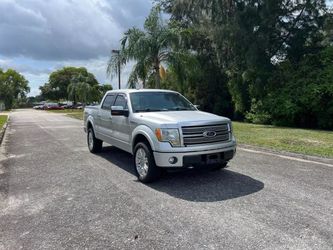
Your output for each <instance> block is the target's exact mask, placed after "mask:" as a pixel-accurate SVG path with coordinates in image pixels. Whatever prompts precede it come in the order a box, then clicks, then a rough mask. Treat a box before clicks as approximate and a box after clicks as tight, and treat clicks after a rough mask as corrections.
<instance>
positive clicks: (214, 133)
mask: <svg viewBox="0 0 333 250" xmlns="http://www.w3.org/2000/svg"><path fill="white" fill-rule="evenodd" d="M202 135H203V136H204V137H214V136H216V132H215V131H205V132H203V133H202Z"/></svg>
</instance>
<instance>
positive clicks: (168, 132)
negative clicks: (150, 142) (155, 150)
mask: <svg viewBox="0 0 333 250" xmlns="http://www.w3.org/2000/svg"><path fill="white" fill-rule="evenodd" d="M155 135H156V137H157V139H158V140H159V141H161V142H169V143H170V144H171V145H172V146H175V147H179V146H180V137H179V131H178V129H177V128H157V129H156V130H155Z"/></svg>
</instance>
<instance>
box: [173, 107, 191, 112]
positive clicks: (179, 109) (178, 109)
mask: <svg viewBox="0 0 333 250" xmlns="http://www.w3.org/2000/svg"><path fill="white" fill-rule="evenodd" d="M172 110H177V111H182V110H193V109H191V108H180V107H177V108H173V109H172Z"/></svg>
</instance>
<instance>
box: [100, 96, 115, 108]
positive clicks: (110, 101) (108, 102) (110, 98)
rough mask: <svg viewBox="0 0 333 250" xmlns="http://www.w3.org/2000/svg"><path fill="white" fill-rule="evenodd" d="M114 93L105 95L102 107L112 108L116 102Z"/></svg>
mask: <svg viewBox="0 0 333 250" xmlns="http://www.w3.org/2000/svg"><path fill="white" fill-rule="evenodd" d="M114 98H115V96H114V95H108V96H107V97H105V99H104V102H103V105H102V109H109V110H111V105H112V104H113V102H114Z"/></svg>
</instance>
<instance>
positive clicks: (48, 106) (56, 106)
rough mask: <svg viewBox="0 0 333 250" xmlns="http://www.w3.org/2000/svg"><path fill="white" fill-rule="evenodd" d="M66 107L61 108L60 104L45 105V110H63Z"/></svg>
mask: <svg viewBox="0 0 333 250" xmlns="http://www.w3.org/2000/svg"><path fill="white" fill-rule="evenodd" d="M63 109H64V107H62V106H60V105H59V104H58V103H45V104H44V110H63Z"/></svg>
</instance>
